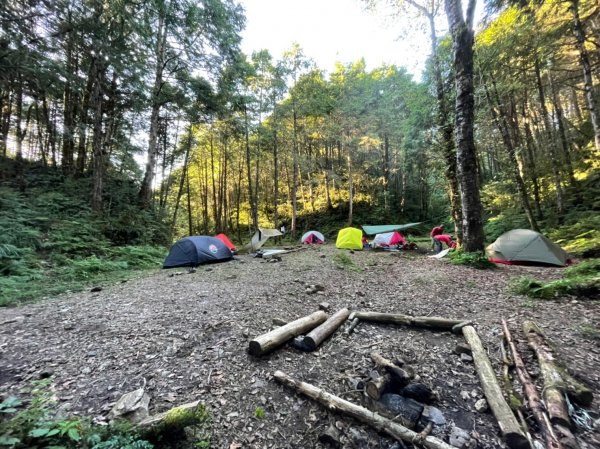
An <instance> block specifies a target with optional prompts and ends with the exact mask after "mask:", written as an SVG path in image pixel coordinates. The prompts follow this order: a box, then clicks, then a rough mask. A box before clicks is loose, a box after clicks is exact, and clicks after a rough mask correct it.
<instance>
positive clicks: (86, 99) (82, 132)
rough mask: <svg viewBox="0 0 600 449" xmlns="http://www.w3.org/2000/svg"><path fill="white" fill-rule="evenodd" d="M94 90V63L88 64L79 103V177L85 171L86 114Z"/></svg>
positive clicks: (77, 169) (77, 170)
mask: <svg viewBox="0 0 600 449" xmlns="http://www.w3.org/2000/svg"><path fill="white" fill-rule="evenodd" d="M93 89H94V62H93V61H92V63H91V64H90V69H89V72H88V81H87V85H86V88H85V93H84V94H83V101H82V103H81V112H80V114H79V142H78V143H77V167H76V172H77V174H78V175H79V176H81V175H83V172H84V171H85V165H86V162H87V149H86V131H87V123H88V113H89V109H90V98H91V96H92V92H93Z"/></svg>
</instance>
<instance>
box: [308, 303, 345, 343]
mask: <svg viewBox="0 0 600 449" xmlns="http://www.w3.org/2000/svg"><path fill="white" fill-rule="evenodd" d="M348 315H350V311H349V310H348V309H347V308H343V309H341V310H338V311H337V312H336V313H334V314H333V315H332V316H331V317H330V318H329V319H328V320H327V321H325V322H324V323H323V324H321V325H320V326H319V327H317V328H315V329H313V330H312V331H311V332H310V334H308V335H307V336H306V337H304V344H305V345H306V347H307V348H308V349H309V350H310V351H314V350H315V349H317V347H318V346H319V345H320V344H321V343H323V342H324V341H325V339H326V338H327V337H329V336H330V335H331V334H333V333H334V332H335V331H336V329H337V328H338V327H340V326H341V325H342V323H343V322H344V321H346V319H347V318H348Z"/></svg>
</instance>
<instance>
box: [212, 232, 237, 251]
mask: <svg viewBox="0 0 600 449" xmlns="http://www.w3.org/2000/svg"><path fill="white" fill-rule="evenodd" d="M215 237H216V238H218V239H219V240H221V241H222V242H223V243H225V246H226V247H227V248H229V249H230V250H231V251H236V247H235V245H234V244H233V243H231V241H230V240H229V239H228V238H227V236H226V235H225V234H219V235H215Z"/></svg>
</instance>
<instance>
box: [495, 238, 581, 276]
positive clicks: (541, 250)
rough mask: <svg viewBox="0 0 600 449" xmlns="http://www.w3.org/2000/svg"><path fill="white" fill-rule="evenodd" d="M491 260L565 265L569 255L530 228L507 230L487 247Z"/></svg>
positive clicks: (508, 263)
mask: <svg viewBox="0 0 600 449" xmlns="http://www.w3.org/2000/svg"><path fill="white" fill-rule="evenodd" d="M486 253H487V256H488V258H489V260H490V261H492V262H496V263H503V264H507V265H514V264H516V265H518V264H528V263H529V264H548V265H558V266H560V267H563V266H565V265H566V264H568V263H569V262H570V260H569V255H568V254H567V252H566V251H565V250H563V249H562V248H561V247H560V246H558V245H557V244H556V243H553V242H551V241H550V240H548V238H547V237H545V236H544V235H542V234H540V233H539V232H535V231H532V230H530V229H513V230H512V231H508V232H505V233H504V234H502V235H501V236H500V237H498V238H497V239H496V241H495V242H494V243H492V244H491V245H489V246H488V247H487V248H486Z"/></svg>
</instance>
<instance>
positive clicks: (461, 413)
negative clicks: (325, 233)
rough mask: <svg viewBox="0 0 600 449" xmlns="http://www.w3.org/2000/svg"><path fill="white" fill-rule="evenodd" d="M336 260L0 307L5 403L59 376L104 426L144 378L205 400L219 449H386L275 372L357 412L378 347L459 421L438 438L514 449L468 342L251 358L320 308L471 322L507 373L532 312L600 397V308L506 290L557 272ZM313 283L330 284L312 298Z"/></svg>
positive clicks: (366, 256)
mask: <svg viewBox="0 0 600 449" xmlns="http://www.w3.org/2000/svg"><path fill="white" fill-rule="evenodd" d="M337 253H338V251H337V250H336V249H335V248H334V247H333V246H331V245H325V246H319V247H311V248H303V249H301V250H299V251H296V252H293V253H290V254H284V255H282V256H281V261H279V262H267V261H265V260H263V259H259V258H252V257H251V256H247V255H245V256H238V257H237V260H235V261H232V262H228V263H222V264H216V265H208V266H202V267H200V268H198V270H197V271H196V272H195V273H191V274H188V273H187V272H186V271H185V270H171V271H157V272H156V274H154V275H152V276H151V277H148V278H144V279H138V280H133V281H129V282H126V283H122V284H118V285H113V286H109V287H104V288H103V289H102V290H101V291H97V292H84V293H77V294H69V295H65V296H61V297H59V298H53V299H49V300H46V301H43V302H39V303H37V304H30V305H25V306H22V307H18V308H10V309H0V398H1V397H3V396H6V395H8V394H9V393H10V394H17V395H18V392H19V390H20V389H21V388H22V387H24V386H27V385H29V384H30V383H31V381H33V380H35V379H39V378H40V377H47V376H52V379H53V381H52V382H53V388H54V390H55V392H56V396H57V397H58V399H59V403H60V407H61V409H62V410H63V412H65V413H71V414H79V415H86V416H91V417H93V418H94V419H95V420H96V421H98V422H103V421H106V415H107V414H108V412H109V410H110V409H111V408H112V406H113V405H114V404H115V402H116V401H117V400H118V399H119V398H120V397H121V396H122V395H123V394H124V393H127V392H129V391H132V390H134V389H136V388H139V387H140V386H142V385H144V383H145V384H146V389H147V392H148V393H149V394H150V396H151V402H150V411H151V413H155V412H161V411H164V410H166V409H168V408H170V407H173V406H175V405H178V404H182V403H186V402H191V401H194V400H198V399H200V400H202V401H204V402H205V404H206V405H207V407H208V409H209V411H210V413H211V415H212V440H211V441H212V447H214V448H234V449H235V448H241V447H243V448H257V449H258V448H321V447H328V446H325V445H324V444H323V443H321V442H320V441H319V436H320V435H321V434H322V433H323V431H324V430H326V429H328V428H329V427H330V426H331V425H333V426H336V427H337V428H338V429H340V430H341V432H340V434H341V436H340V441H341V444H342V446H343V447H346V448H386V449H387V448H389V447H390V446H391V445H392V443H393V442H392V440H390V439H389V438H387V437H386V436H385V435H379V434H377V433H376V432H375V431H373V430H371V429H370V428H368V427H366V426H363V425H361V424H360V423H358V422H355V421H354V420H352V419H349V418H347V417H344V416H341V415H338V414H334V413H331V412H327V411H325V410H324V409H323V408H322V407H321V406H320V405H318V404H315V403H314V402H312V401H310V400H308V399H306V398H303V397H300V396H297V395H296V394H295V393H293V392H291V391H289V390H287V389H285V388H284V387H283V386H281V385H279V384H277V383H275V382H274V381H273V379H272V373H273V372H274V371H275V370H281V371H283V372H285V373H287V374H289V375H291V376H293V377H294V378H297V379H300V380H304V381H306V382H310V383H312V384H314V385H317V386H319V387H321V388H323V389H325V390H326V391H328V392H331V393H334V394H337V395H339V396H342V397H344V398H345V399H348V400H350V401H353V402H356V403H361V401H362V393H361V392H359V391H356V390H355V382H356V380H357V379H360V378H366V377H367V376H368V374H369V372H370V371H371V370H372V369H373V364H372V362H371V360H370V358H369V354H370V352H371V351H374V350H376V351H379V352H381V353H382V354H383V355H384V356H386V357H387V358H390V359H394V358H397V357H399V358H402V359H404V360H405V361H406V362H407V363H408V364H410V365H411V366H412V367H413V368H414V369H415V372H416V373H417V376H418V378H419V379H420V381H421V382H424V383H425V384H428V385H430V386H431V387H432V388H433V389H434V390H435V391H436V392H437V394H438V397H439V399H438V400H437V401H436V403H435V404H434V405H435V406H436V407H438V408H439V409H440V410H441V411H442V413H443V414H444V416H445V418H446V421H447V423H448V424H447V425H446V426H445V427H444V428H442V429H438V430H437V432H438V434H439V435H440V436H441V437H444V438H445V437H447V436H448V434H449V433H450V431H451V429H452V428H453V427H459V428H462V429H464V430H465V431H467V432H469V433H470V435H471V437H473V439H474V440H473V441H474V443H476V445H477V447H480V448H503V447H505V446H504V444H503V443H502V442H501V440H500V438H499V437H498V427H497V425H496V423H495V421H494V418H493V416H492V415H491V414H490V413H489V412H478V411H476V410H475V403H476V402H477V401H478V400H480V399H481V398H482V397H483V393H482V390H481V387H480V385H479V382H478V378H477V376H476V373H475V370H474V366H473V363H472V361H470V360H468V357H462V358H461V356H460V355H458V354H456V353H455V352H454V348H455V346H456V345H457V343H460V342H461V341H462V340H463V339H462V337H459V336H456V335H452V334H450V333H445V332H432V331H429V330H422V329H411V328H406V327H401V326H394V325H383V324H382V325H376V324H368V323H360V324H359V325H358V327H357V328H356V330H355V332H354V333H352V334H351V335H346V334H344V332H342V331H341V330H339V331H338V332H336V333H335V334H334V335H333V337H332V338H330V339H329V340H327V341H326V342H325V343H324V344H323V345H322V346H321V347H320V348H319V349H318V350H317V351H315V352H313V353H304V352H300V351H298V350H296V349H293V348H291V347H289V346H284V347H281V348H280V349H278V350H276V351H274V352H273V353H271V354H269V355H267V356H264V357H262V358H255V357H253V356H250V355H249V354H248V353H247V348H248V341H249V340H250V339H251V338H252V337H254V336H257V335H259V334H262V333H264V332H266V331H268V330H270V329H272V328H273V327H274V324H273V319H274V318H278V319H282V320H285V321H291V320H293V319H295V318H298V317H301V316H304V315H308V314H310V313H312V312H314V311H315V310H318V308H319V304H321V305H322V306H323V307H325V308H328V309H329V310H328V312H332V313H333V312H335V311H336V310H338V309H340V308H342V307H348V308H350V309H351V310H369V311H380V312H398V313H404V314H412V315H431V316H442V317H447V318H457V319H458V318H464V319H471V320H473V321H474V322H475V323H476V327H477V329H478V332H479V334H480V337H481V339H482V341H483V343H484V345H485V346H486V347H487V349H488V352H489V355H490V358H491V359H492V362H493V363H494V365H495V367H496V369H497V371H498V372H499V369H500V364H501V356H500V336H501V326H500V320H501V319H502V318H505V319H507V320H508V322H509V326H510V328H511V330H512V332H513V337H514V338H515V339H518V340H519V341H520V342H521V344H520V348H521V350H522V354H523V355H524V356H525V357H526V359H527V363H528V365H529V366H530V367H531V370H532V373H533V374H534V375H535V374H537V373H538V369H537V367H536V364H535V363H534V361H533V358H532V355H531V353H530V352H529V350H528V349H527V347H526V344H524V343H523V341H524V337H523V335H522V333H521V330H520V326H521V323H522V321H523V320H524V319H533V320H535V321H536V322H537V323H538V324H539V325H540V326H542V327H543V328H544V329H545V330H546V333H547V335H548V337H549V338H550V339H551V340H552V341H553V342H554V343H555V344H556V345H557V346H558V347H559V351H558V353H559V356H560V358H561V359H562V360H563V361H564V362H565V363H566V364H567V365H568V366H569V367H570V368H572V369H573V371H574V372H575V373H577V375H578V376H579V377H580V378H581V379H584V380H585V381H586V382H587V383H588V384H589V385H590V386H592V387H593V388H594V390H596V391H598V390H600V347H599V345H598V340H597V339H596V340H595V339H594V337H595V338H597V330H598V328H599V322H600V303H599V302H598V301H590V300H587V301H586V300H580V299H576V298H570V297H562V298H557V299H556V300H553V301H534V300H530V299H527V298H524V297H520V296H515V295H513V294H511V293H510V292H509V290H508V285H509V283H510V280H511V279H512V278H514V277H516V276H520V275H524V274H527V275H532V276H537V277H542V278H556V277H559V276H560V269H554V268H540V267H517V266H502V267H499V268H498V269H497V270H486V271H479V270H475V269H471V268H466V267H460V266H452V265H450V264H448V263H447V262H445V261H439V260H435V259H430V258H428V257H426V256H427V255H426V254H423V253H418V252H399V253H388V252H373V251H365V252H356V253H349V252H344V254H345V255H347V256H348V257H349V258H350V259H351V261H352V263H350V264H348V263H347V264H346V265H345V266H340V264H339V262H340V259H339V257H336V254H337ZM336 261H337V263H336ZM311 284H318V285H320V286H322V287H323V289H322V291H316V292H315V290H320V289H308V291H307V286H308V285H311ZM322 303H326V304H322ZM594 329H595V330H596V333H594V332H593V331H594ZM598 402H599V401H598V399H595V402H594V404H593V406H592V409H591V410H590V411H589V413H590V414H591V416H592V418H593V420H594V421H595V426H596V428H595V429H594V430H591V431H590V430H588V431H583V430H579V431H578V432H577V435H578V437H579V440H580V445H581V448H582V449H588V448H589V449H591V448H597V447H600V437H599V436H598V430H599V427H600V421H599V417H600V414H599V408H598ZM261 410H262V411H264V416H262V417H261V416H260V415H262V413H261V412H260V411H261ZM257 411H258V412H257ZM257 415H258V416H257Z"/></svg>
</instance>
